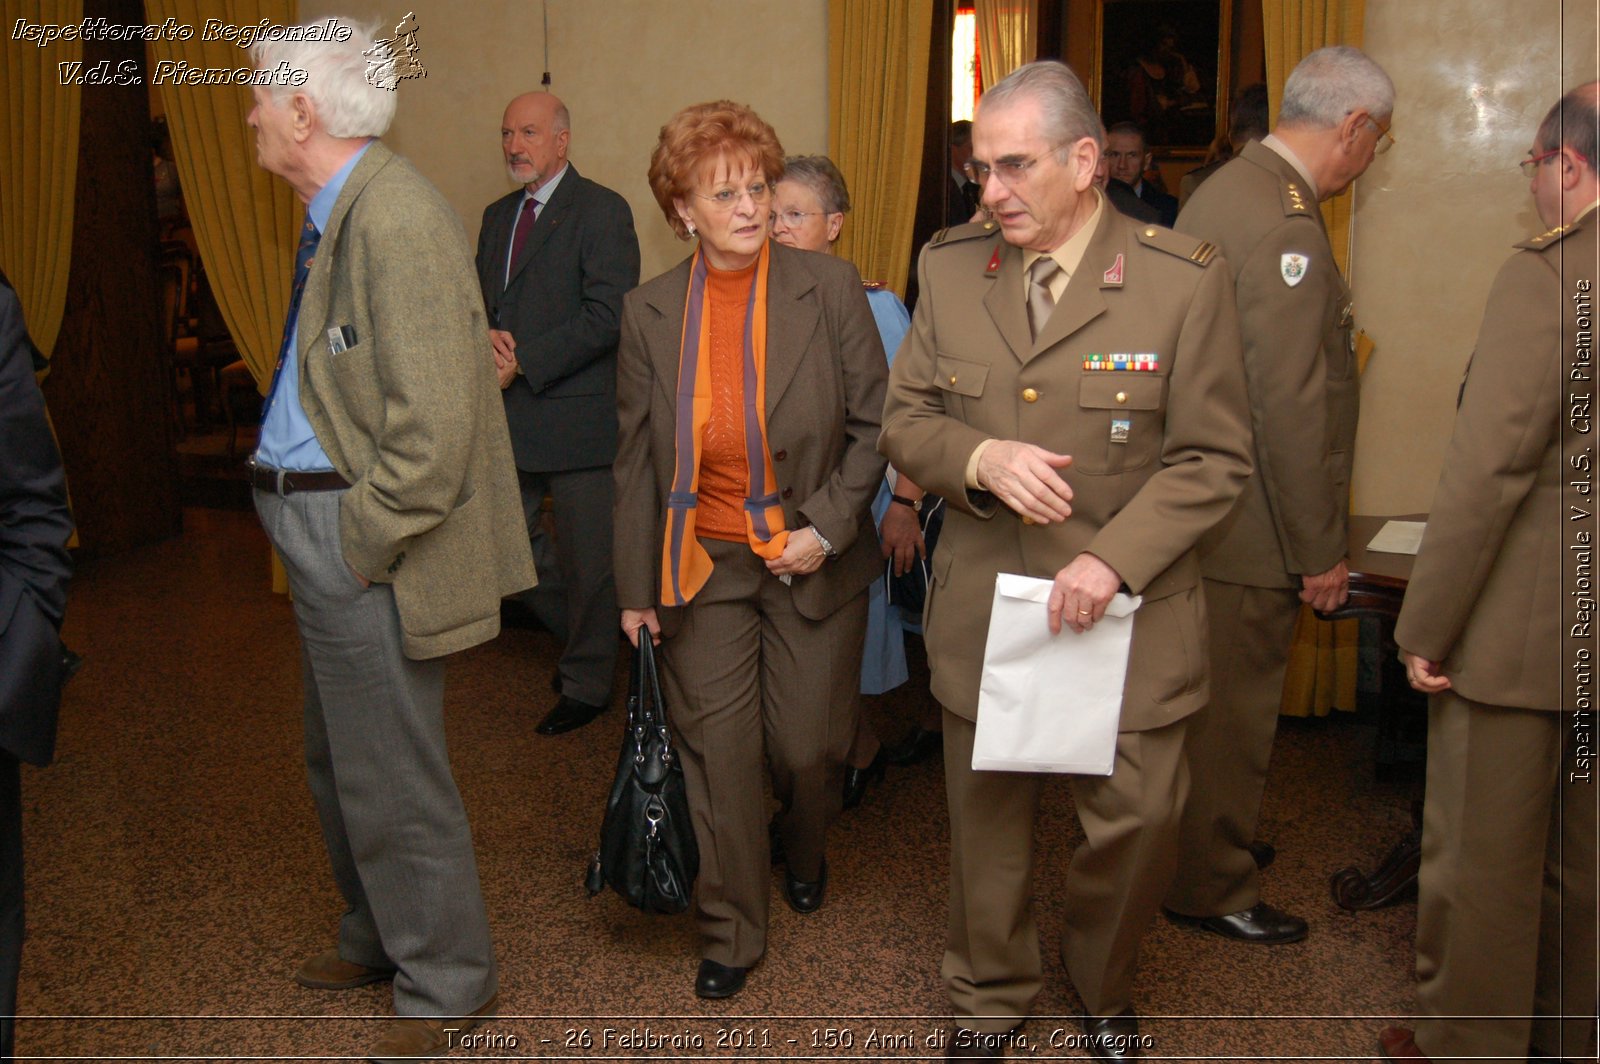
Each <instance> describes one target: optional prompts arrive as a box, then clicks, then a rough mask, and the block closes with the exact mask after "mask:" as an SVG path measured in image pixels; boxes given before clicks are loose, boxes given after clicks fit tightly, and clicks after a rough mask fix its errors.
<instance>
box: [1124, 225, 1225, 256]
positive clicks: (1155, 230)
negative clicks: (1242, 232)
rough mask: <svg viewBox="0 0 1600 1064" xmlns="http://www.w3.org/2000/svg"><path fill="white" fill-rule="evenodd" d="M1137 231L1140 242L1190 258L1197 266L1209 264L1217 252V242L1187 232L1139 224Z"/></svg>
mask: <svg viewBox="0 0 1600 1064" xmlns="http://www.w3.org/2000/svg"><path fill="white" fill-rule="evenodd" d="M1136 231H1137V232H1138V234H1139V243H1141V244H1144V245H1147V246H1148V247H1153V248H1156V249H1157V250H1159V251H1165V252H1166V253H1167V254H1168V255H1176V256H1178V258H1180V259H1188V260H1189V261H1190V262H1192V263H1194V264H1195V265H1196V266H1206V265H1209V264H1210V262H1211V260H1212V259H1213V258H1215V257H1216V254H1217V246H1216V245H1215V244H1213V243H1211V242H1209V241H1206V240H1199V239H1196V238H1195V237H1192V236H1189V235H1188V234H1187V233H1179V232H1175V231H1173V230H1171V229H1166V228H1163V227H1161V226H1158V225H1145V226H1137V227H1136Z"/></svg>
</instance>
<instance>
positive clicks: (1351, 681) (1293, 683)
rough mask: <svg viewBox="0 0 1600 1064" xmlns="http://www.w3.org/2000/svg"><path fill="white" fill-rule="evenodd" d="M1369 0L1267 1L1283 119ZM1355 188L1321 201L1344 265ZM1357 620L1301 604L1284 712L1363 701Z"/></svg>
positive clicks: (1271, 89)
mask: <svg viewBox="0 0 1600 1064" xmlns="http://www.w3.org/2000/svg"><path fill="white" fill-rule="evenodd" d="M1366 8H1367V5H1366V0H1262V13H1263V15H1264V16H1265V24H1266V46H1267V97H1268V103H1269V106H1270V110H1271V114H1272V119H1273V121H1274V122H1276V121H1277V117H1278V106H1279V104H1280V103H1281V102H1282V100H1283V83H1284V81H1285V80H1287V79H1288V77H1289V72H1290V71H1291V70H1293V69H1294V68H1295V64H1297V63H1299V62H1300V60H1301V59H1303V58H1305V56H1306V55H1307V54H1309V53H1311V52H1314V51H1316V50H1317V49H1318V48H1322V47H1325V46H1327V45H1330V44H1349V45H1354V46H1355V47H1357V48H1359V47H1361V31H1362V26H1363V22H1364V19H1365V17H1366ZM1351 202H1352V198H1351V194H1350V192H1349V191H1348V190H1347V191H1345V192H1342V193H1340V194H1339V195H1337V196H1335V197H1333V198H1332V199H1330V200H1328V201H1326V202H1324V203H1323V205H1322V217H1323V219H1324V220H1325V221H1326V222H1327V224H1328V242H1329V243H1330V244H1332V245H1333V254H1334V258H1335V259H1336V260H1337V261H1338V263H1339V269H1340V270H1344V269H1346V268H1347V267H1348V266H1349V248H1350V210H1351ZM1358 641H1359V640H1358V623H1357V622H1356V621H1339V622H1336V623H1333V624H1329V623H1327V622H1325V621H1319V620H1317V618H1316V616H1315V615H1314V614H1312V612H1311V611H1310V610H1309V609H1302V610H1301V611H1300V621H1299V623H1298V625H1297V626H1296V627H1295V634H1294V647H1293V648H1292V649H1291V651H1290V653H1289V671H1288V675H1287V676H1286V677H1285V679H1284V683H1283V706H1282V712H1283V713H1285V714H1286V715H1288V716H1293V717H1309V716H1318V717H1321V716H1326V715H1327V714H1328V712H1329V711H1330V710H1333V709H1345V710H1353V709H1355V707H1356V667H1357V658H1358V655H1357V651H1358Z"/></svg>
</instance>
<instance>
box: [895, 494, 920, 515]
mask: <svg viewBox="0 0 1600 1064" xmlns="http://www.w3.org/2000/svg"><path fill="white" fill-rule="evenodd" d="M889 501H890V502H897V503H899V504H900V505H901V506H909V507H911V512H912V513H914V514H920V513H921V512H922V500H921V499H908V498H906V497H905V496H904V495H894V494H890V496H889Z"/></svg>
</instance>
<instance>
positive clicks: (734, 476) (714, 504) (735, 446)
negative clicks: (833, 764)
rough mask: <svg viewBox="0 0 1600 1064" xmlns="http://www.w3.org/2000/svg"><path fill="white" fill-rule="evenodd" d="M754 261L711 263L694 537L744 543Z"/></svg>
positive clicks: (747, 484) (709, 268)
mask: <svg viewBox="0 0 1600 1064" xmlns="http://www.w3.org/2000/svg"><path fill="white" fill-rule="evenodd" d="M755 272H756V267H755V264H754V263H752V264H751V265H750V266H748V267H746V268H745V269H742V270H718V269H715V268H714V267H712V266H711V265H710V263H707V264H706V281H707V285H708V287H709V290H710V296H711V298H710V299H709V300H708V302H709V303H710V304H711V315H710V318H711V320H710V322H709V323H708V325H707V327H708V328H709V329H710V330H711V365H710V367H709V369H710V372H711V414H710V416H709V417H708V418H707V419H706V429H705V435H704V436H703V437H702V438H701V441H700V497H699V504H698V509H699V514H698V515H697V516H696V517H695V525H694V531H695V535H696V536H699V537H700V538H702V539H722V540H729V541H732V542H735V543H744V542H746V540H747V538H748V533H747V532H746V530H745V524H744V500H745V492H746V491H747V490H748V489H749V484H750V472H749V464H748V459H747V458H746V455H745V437H744V319H745V314H746V312H747V311H748V310H749V304H750V281H751V279H752V278H753V277H754V276H755Z"/></svg>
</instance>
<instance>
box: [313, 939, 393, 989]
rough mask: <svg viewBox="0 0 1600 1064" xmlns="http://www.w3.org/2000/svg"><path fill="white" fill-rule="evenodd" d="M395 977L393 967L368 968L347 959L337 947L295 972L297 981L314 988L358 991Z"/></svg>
mask: <svg viewBox="0 0 1600 1064" xmlns="http://www.w3.org/2000/svg"><path fill="white" fill-rule="evenodd" d="M393 978H394V969H393V968H368V967H367V966H366V965H364V964H356V963H355V962H354V961H347V960H345V959H344V958H343V957H341V956H339V951H338V950H336V949H330V950H325V951H323V952H322V953H319V954H317V955H316V956H315V957H312V958H311V959H310V960H308V961H306V962H305V963H304V964H302V965H301V966H300V970H299V971H298V972H295V973H294V981H295V982H297V983H299V984H300V985H301V986H303V987H306V988H307V989H310V990H354V989H355V988H356V987H358V986H366V985H367V984H368V983H381V982H383V981H384V980H385V979H393Z"/></svg>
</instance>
